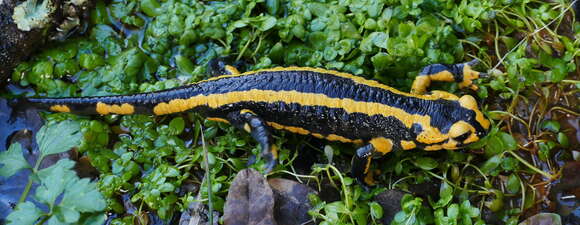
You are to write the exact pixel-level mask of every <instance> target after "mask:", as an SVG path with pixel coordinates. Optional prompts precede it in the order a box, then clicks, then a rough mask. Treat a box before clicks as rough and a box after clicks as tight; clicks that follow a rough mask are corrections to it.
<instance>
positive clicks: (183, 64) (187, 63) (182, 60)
mask: <svg viewBox="0 0 580 225" xmlns="http://www.w3.org/2000/svg"><path fill="white" fill-rule="evenodd" d="M175 64H176V65H177V68H178V69H179V70H180V71H181V72H184V73H187V74H191V73H192V72H193V70H194V68H195V66H194V65H193V63H192V62H191V60H189V59H188V58H187V57H185V56H182V55H176V56H175Z"/></svg>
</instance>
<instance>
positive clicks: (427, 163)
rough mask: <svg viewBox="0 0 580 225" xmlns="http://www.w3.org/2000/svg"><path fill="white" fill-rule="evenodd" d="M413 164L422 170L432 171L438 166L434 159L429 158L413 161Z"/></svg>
mask: <svg viewBox="0 0 580 225" xmlns="http://www.w3.org/2000/svg"><path fill="white" fill-rule="evenodd" d="M413 163H414V164H415V166H417V167H419V168H421V169H423V170H432V169H435V168H437V166H438V165H439V163H438V162H437V161H436V160H435V159H433V158H429V157H421V158H418V159H415V160H413Z"/></svg>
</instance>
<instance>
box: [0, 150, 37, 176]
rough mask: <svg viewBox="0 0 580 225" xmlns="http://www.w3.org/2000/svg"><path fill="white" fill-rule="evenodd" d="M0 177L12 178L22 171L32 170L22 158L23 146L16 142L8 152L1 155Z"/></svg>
mask: <svg viewBox="0 0 580 225" xmlns="http://www.w3.org/2000/svg"><path fill="white" fill-rule="evenodd" d="M0 165H2V167H0V176H3V177H11V176H12V175H14V174H15V173H17V172H18V171H20V170H21V169H25V168H31V166H30V164H28V162H27V161H26V159H24V156H22V145H20V143H18V142H16V143H13V144H11V145H10V148H8V150H6V151H4V152H1V153H0Z"/></svg>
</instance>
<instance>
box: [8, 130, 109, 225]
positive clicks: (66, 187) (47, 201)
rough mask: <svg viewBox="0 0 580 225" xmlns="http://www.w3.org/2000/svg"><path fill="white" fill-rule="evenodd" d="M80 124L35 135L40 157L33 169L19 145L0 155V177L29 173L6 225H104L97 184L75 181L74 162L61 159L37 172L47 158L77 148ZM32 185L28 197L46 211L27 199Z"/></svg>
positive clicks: (102, 203) (43, 131)
mask: <svg viewBox="0 0 580 225" xmlns="http://www.w3.org/2000/svg"><path fill="white" fill-rule="evenodd" d="M79 131H80V127H79V124H78V123H77V122H71V121H69V120H66V121H63V122H60V123H50V124H49V125H48V126H44V127H42V128H41V129H40V130H39V131H38V133H37V135H36V140H37V141H38V149H39V151H40V155H39V156H38V159H36V163H35V164H34V166H32V165H30V164H28V161H26V159H25V158H24V157H23V149H22V146H21V145H20V144H19V143H14V144H12V145H10V148H9V149H8V150H7V151H5V152H2V153H0V165H3V167H0V176H5V177H10V176H12V175H14V174H16V173H17V172H18V171H20V170H22V169H29V170H31V174H30V176H29V178H28V183H27V184H26V187H25V189H24V191H23V193H22V195H21V196H20V201H19V202H18V204H17V205H16V208H15V209H14V211H13V212H12V213H11V214H10V215H9V216H8V217H7V218H6V219H7V220H8V223H7V224H9V225H20V224H36V222H37V221H40V222H39V224H43V223H44V222H47V223H48V224H78V223H80V224H94V225H97V224H103V223H104V222H105V219H106V216H105V214H104V212H103V210H104V209H105V199H104V198H103V195H102V194H101V193H100V192H99V190H98V189H97V184H96V183H94V182H90V180H89V179H88V178H84V179H80V178H79V177H77V175H76V173H75V171H73V169H72V168H73V167H74V165H75V162H74V161H72V160H69V159H61V160H59V161H58V162H56V163H55V164H54V165H52V166H50V167H47V168H43V169H41V168H40V165H41V163H42V162H43V160H44V159H46V157H47V156H49V155H54V154H58V153H62V152H66V151H68V150H69V149H71V148H73V147H75V146H78V144H79V143H80V139H81V133H80V132H79ZM33 183H36V184H37V185H38V186H37V187H36V191H35V193H34V195H33V196H32V197H31V198H32V199H34V201H35V202H38V203H41V204H42V205H43V207H45V208H47V209H48V210H47V211H46V210H44V209H41V208H38V207H37V206H36V205H35V203H34V202H33V201H32V200H29V201H26V200H27V199H28V195H29V192H30V190H31V187H32V185H33Z"/></svg>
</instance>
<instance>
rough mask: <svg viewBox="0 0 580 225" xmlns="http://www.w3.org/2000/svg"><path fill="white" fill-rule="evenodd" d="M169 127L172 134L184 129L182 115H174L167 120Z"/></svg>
mask: <svg viewBox="0 0 580 225" xmlns="http://www.w3.org/2000/svg"><path fill="white" fill-rule="evenodd" d="M169 128H170V129H171V134H172V135H179V134H181V132H183V129H185V121H184V120H183V117H175V118H173V119H172V120H171V122H169Z"/></svg>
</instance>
